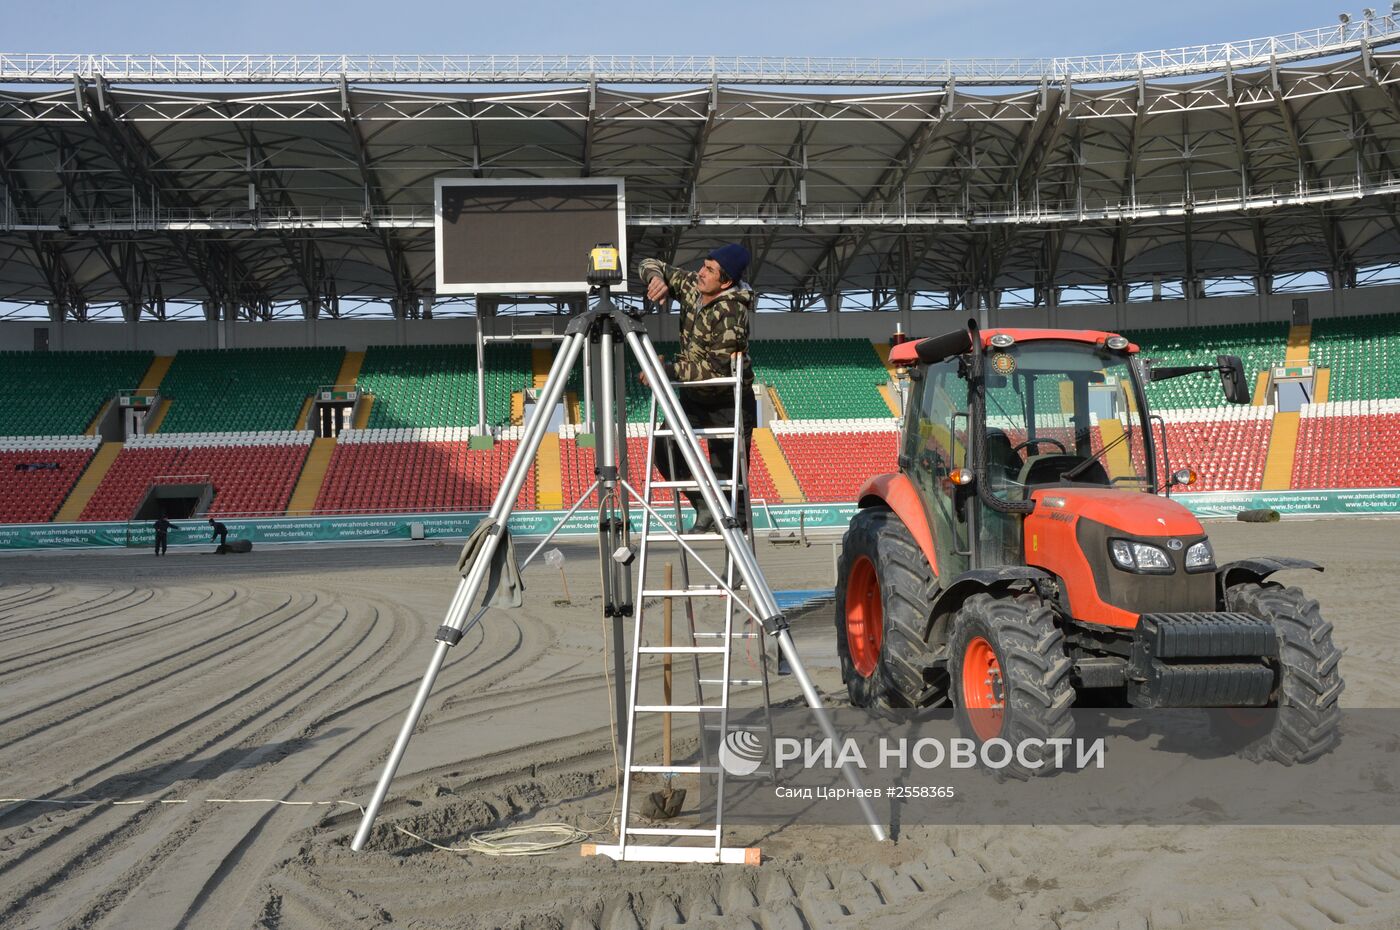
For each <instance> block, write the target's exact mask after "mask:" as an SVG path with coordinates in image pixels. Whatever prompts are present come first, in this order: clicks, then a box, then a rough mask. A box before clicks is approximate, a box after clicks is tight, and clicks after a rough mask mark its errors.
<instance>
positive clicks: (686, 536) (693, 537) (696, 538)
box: [661, 533, 724, 542]
mask: <svg viewBox="0 0 1400 930" xmlns="http://www.w3.org/2000/svg"><path fill="white" fill-rule="evenodd" d="M661 538H662V539H668V538H670V537H669V535H668V536H663V537H661ZM677 538H678V539H682V540H684V541H685V542H709V541H712V540H717V539H724V534H723V533H681V534H680V535H679V536H678V537H677Z"/></svg>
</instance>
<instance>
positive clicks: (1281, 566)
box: [1215, 555, 1325, 604]
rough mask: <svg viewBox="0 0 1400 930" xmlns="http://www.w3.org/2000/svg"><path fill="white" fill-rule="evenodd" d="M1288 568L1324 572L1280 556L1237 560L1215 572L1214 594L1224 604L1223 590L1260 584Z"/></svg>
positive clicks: (1319, 566)
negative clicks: (1249, 582) (1242, 584)
mask: <svg viewBox="0 0 1400 930" xmlns="http://www.w3.org/2000/svg"><path fill="white" fill-rule="evenodd" d="M1290 568H1310V569H1312V570H1313V571H1315V572H1320V571H1325V569H1324V568H1323V567H1322V566H1321V565H1318V564H1317V563H1316V562H1309V561H1308V560H1307V559H1291V558H1289V557H1288V556H1282V555H1261V556H1255V557H1254V558H1252V559H1239V560H1238V561H1235V562H1226V563H1225V564H1224V565H1222V566H1220V567H1219V568H1217V569H1216V570H1215V593H1216V596H1217V599H1218V600H1219V601H1220V603H1222V604H1223V603H1224V602H1225V589H1226V588H1229V587H1230V586H1231V585H1236V584H1240V583H1241V582H1246V581H1253V582H1260V581H1263V580H1264V579H1265V578H1268V577H1269V576H1270V575H1272V574H1273V573H1274V572H1281V571H1284V570H1285V569H1290Z"/></svg>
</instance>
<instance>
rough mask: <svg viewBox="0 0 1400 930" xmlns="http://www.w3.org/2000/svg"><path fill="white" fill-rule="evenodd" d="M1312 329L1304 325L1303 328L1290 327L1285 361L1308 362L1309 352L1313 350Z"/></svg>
mask: <svg viewBox="0 0 1400 930" xmlns="http://www.w3.org/2000/svg"><path fill="white" fill-rule="evenodd" d="M1311 343H1312V327H1311V326H1310V325H1307V324H1304V325H1302V326H1290V327H1289V328H1288V351H1287V353H1285V354H1284V357H1283V358H1284V361H1286V362H1289V363H1293V362H1298V363H1302V362H1306V361H1307V360H1308V357H1309V352H1310V351H1311V350H1312V345H1311Z"/></svg>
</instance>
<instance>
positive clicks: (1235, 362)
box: [1215, 355, 1254, 404]
mask: <svg viewBox="0 0 1400 930" xmlns="http://www.w3.org/2000/svg"><path fill="white" fill-rule="evenodd" d="M1215 364H1216V365H1218V366H1219V368H1220V385H1221V387H1223V388H1224V389H1225V399H1226V400H1228V401H1229V402H1230V403H1232V404H1247V403H1250V402H1251V401H1252V400H1253V399H1254V398H1253V396H1252V395H1251V393H1250V390H1249V385H1248V384H1246V383H1245V380H1244V362H1242V361H1240V357H1239V356H1238V355H1217V356H1216V357H1215Z"/></svg>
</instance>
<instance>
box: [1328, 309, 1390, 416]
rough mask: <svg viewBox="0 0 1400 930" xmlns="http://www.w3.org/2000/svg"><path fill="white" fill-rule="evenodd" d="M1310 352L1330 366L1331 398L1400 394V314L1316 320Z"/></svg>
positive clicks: (1372, 397)
mask: <svg viewBox="0 0 1400 930" xmlns="http://www.w3.org/2000/svg"><path fill="white" fill-rule="evenodd" d="M1309 355H1310V357H1311V360H1312V362H1313V364H1314V365H1317V366H1318V367H1320V368H1327V369H1329V370H1330V381H1329V386H1328V388H1327V400H1328V401H1329V402H1330V401H1345V400H1389V399H1391V398H1397V397H1400V315H1395V314H1386V315H1382V316H1353V317H1337V318H1334V319H1325V320H1314V321H1313V325H1312V346H1311V350H1310V352H1309Z"/></svg>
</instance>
